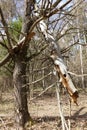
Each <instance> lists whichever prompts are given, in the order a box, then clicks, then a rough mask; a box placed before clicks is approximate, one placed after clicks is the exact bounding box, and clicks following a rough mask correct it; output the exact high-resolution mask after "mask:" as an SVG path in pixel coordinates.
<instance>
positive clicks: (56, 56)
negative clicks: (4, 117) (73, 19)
mask: <svg viewBox="0 0 87 130" xmlns="http://www.w3.org/2000/svg"><path fill="white" fill-rule="evenodd" d="M60 2H61V1H60V0H56V1H55V2H49V1H47V2H46V1H44V0H43V1H42V3H41V8H38V6H37V4H36V2H35V0H26V7H25V16H24V21H23V26H22V33H21V35H20V38H19V42H17V44H16V45H14V44H13V41H12V38H11V34H10V32H9V29H8V25H7V23H6V20H5V18H4V15H3V12H2V9H1V8H0V15H1V21H2V28H4V31H5V34H6V38H7V44H5V43H4V42H2V41H1V42H0V44H1V45H2V46H4V48H6V49H7V50H8V54H7V55H6V57H5V58H4V59H2V61H1V62H0V66H3V65H4V64H6V63H7V62H8V61H9V59H10V58H12V60H13V61H14V63H15V65H14V72H13V83H14V91H15V103H16V105H15V106H16V109H15V111H16V115H17V116H16V120H17V121H18V123H19V125H20V126H22V127H25V125H26V123H27V122H28V121H31V117H30V114H29V111H28V104H27V89H28V86H27V81H26V66H27V61H29V60H30V59H31V58H33V57H35V56H37V55H38V54H40V53H41V51H43V50H44V48H45V47H44V46H43V47H42V49H41V50H39V51H38V52H37V53H34V54H32V55H30V56H29V57H27V50H28V47H29V43H30V41H31V38H33V36H34V35H35V33H34V32H33V30H34V28H35V27H36V25H37V24H38V25H39V28H40V29H41V32H42V33H43V34H44V36H45V39H46V41H47V42H48V45H49V48H50V52H51V54H50V59H52V62H53V64H54V66H55V70H56V72H57V74H58V75H59V77H60V81H61V83H62V84H63V86H64V87H65V88H66V89H67V90H68V92H69V94H70V96H71V98H72V100H73V101H74V102H75V103H77V97H78V92H77V89H76V88H75V86H74V84H73V82H72V80H71V78H70V76H69V74H68V72H67V69H66V66H65V64H64V62H63V59H62V55H61V50H60V47H59V45H57V43H56V40H55V38H54V37H53V35H52V34H51V31H50V30H49V29H48V28H47V25H46V23H45V19H48V18H50V17H51V16H53V15H55V14H56V13H59V14H60V13H61V12H62V10H63V9H64V8H65V7H66V6H67V5H68V4H69V3H70V2H71V0H68V1H67V2H65V3H63V4H62V5H61V6H58V5H59V4H60ZM66 14H67V15H70V14H69V13H68V12H67V13H66V11H65V14H62V15H61V18H62V17H66Z"/></svg>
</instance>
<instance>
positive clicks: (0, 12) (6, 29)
mask: <svg viewBox="0 0 87 130" xmlns="http://www.w3.org/2000/svg"><path fill="white" fill-rule="evenodd" d="M0 15H1V20H2V23H3V26H4V28H5V33H6V35H7V40H8V44H9V47H10V49H12V45H11V41H10V37H9V31H8V27H7V23H6V21H5V19H4V16H3V12H2V9H1V7H0ZM10 49H9V50H10Z"/></svg>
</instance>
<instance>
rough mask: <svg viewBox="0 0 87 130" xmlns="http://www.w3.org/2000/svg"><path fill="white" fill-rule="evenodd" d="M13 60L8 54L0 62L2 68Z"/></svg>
mask: <svg viewBox="0 0 87 130" xmlns="http://www.w3.org/2000/svg"><path fill="white" fill-rule="evenodd" d="M10 58H11V54H9V53H8V54H7V55H6V56H5V57H4V58H3V59H2V60H1V61H0V67H1V66H3V65H5V64H6V63H7V62H8V61H9V60H10Z"/></svg>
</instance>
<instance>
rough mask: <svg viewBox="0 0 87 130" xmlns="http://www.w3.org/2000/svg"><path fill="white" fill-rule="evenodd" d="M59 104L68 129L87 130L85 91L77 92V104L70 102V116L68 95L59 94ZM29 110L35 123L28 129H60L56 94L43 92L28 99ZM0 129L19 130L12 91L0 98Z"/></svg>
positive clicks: (86, 99)
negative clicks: (35, 97) (15, 121)
mask: <svg viewBox="0 0 87 130" xmlns="http://www.w3.org/2000/svg"><path fill="white" fill-rule="evenodd" d="M60 97H61V104H62V108H63V114H64V117H65V120H66V123H67V124H69V123H70V130H87V93H85V92H79V98H78V104H79V105H78V106H76V105H75V104H73V103H72V105H71V116H70V117H69V115H70V108H69V98H68V95H67V94H65V95H61V96H60ZM29 111H30V114H31V117H32V118H33V120H34V121H35V123H34V124H33V125H32V126H30V127H29V128H28V130H62V125H61V118H60V114H59V109H58V104H57V97H56V94H44V95H43V96H41V97H39V98H37V99H35V100H32V101H29ZM0 130H20V129H17V126H16V125H15V123H14V96H13V92H11V93H9V92H6V93H2V95H1V98H0Z"/></svg>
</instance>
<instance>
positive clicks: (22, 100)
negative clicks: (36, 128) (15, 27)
mask: <svg viewBox="0 0 87 130" xmlns="http://www.w3.org/2000/svg"><path fill="white" fill-rule="evenodd" d="M25 53H26V51H25ZM25 53H24V52H23V53H21V54H19V55H17V56H15V68H14V73H13V81H14V91H15V92H14V93H15V110H16V121H17V122H18V124H19V125H20V126H22V127H24V125H25V123H26V122H27V121H29V120H31V118H30V114H29V112H28V105H27V89H28V86H27V85H26V62H25V56H26V54H25Z"/></svg>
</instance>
